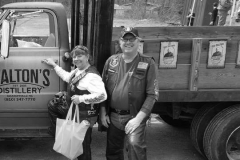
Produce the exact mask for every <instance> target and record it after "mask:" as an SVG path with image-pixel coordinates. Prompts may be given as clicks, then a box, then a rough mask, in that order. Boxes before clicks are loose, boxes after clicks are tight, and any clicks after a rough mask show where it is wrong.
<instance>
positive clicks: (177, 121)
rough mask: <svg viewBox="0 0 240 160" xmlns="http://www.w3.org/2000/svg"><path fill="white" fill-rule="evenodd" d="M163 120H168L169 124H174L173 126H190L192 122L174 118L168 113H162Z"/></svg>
mask: <svg viewBox="0 0 240 160" xmlns="http://www.w3.org/2000/svg"><path fill="white" fill-rule="evenodd" d="M160 117H161V118H162V120H163V121H164V122H166V123H167V124H169V125H171V126H173V127H179V128H188V127H190V122H188V121H184V120H181V119H173V118H172V117H171V116H168V115H160Z"/></svg>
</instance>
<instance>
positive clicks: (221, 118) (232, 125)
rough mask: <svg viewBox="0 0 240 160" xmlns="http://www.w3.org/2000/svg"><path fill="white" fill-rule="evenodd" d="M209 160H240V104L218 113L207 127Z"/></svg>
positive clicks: (206, 146) (205, 148) (205, 135)
mask: <svg viewBox="0 0 240 160" xmlns="http://www.w3.org/2000/svg"><path fill="white" fill-rule="evenodd" d="M203 147H204V152H205V155H206V156H207V158H208V159H209V160H239V157H240V104H237V105H234V106H231V107H228V108H226V109H224V110H223V111H221V112H220V113H218V114H217V115H216V116H215V117H214V118H213V119H212V121H211V122H210V123H209V125H208V126H207V128H206V131H205V133H204V138H203Z"/></svg>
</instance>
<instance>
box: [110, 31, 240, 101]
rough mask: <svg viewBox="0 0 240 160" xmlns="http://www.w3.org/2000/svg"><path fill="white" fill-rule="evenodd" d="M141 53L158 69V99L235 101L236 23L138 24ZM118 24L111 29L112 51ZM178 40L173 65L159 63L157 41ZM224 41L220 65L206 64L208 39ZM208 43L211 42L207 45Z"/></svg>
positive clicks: (238, 85) (238, 73) (239, 86)
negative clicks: (155, 25) (143, 25)
mask: <svg viewBox="0 0 240 160" xmlns="http://www.w3.org/2000/svg"><path fill="white" fill-rule="evenodd" d="M138 30H139V34H140V37H141V38H142V39H143V41H144V45H143V53H144V54H146V55H149V56H152V57H154V59H155V61H156V64H157V66H158V73H159V78H158V80H159V91H160V95H161V96H160V99H159V102H208V101H239V97H240V70H239V69H240V68H239V63H237V61H238V58H239V55H240V51H239V48H240V47H239V40H240V37H239V34H240V29H239V27H236V26H235V27H232V26H226V27H217V26H216V27H213V26H206V27H203V26H201V27H152V28H145V27H142V28H138ZM120 31H121V28H114V29H113V37H112V40H113V45H112V46H113V47H112V54H115V53H116V52H117V47H118V46H117V45H116V44H117V40H118V37H119V33H120ZM173 41H175V42H178V50H177V62H176V67H175V68H162V67H161V66H160V61H161V59H160V52H161V42H173ZM212 41H226V54H225V61H224V63H223V65H218V64H217V65H216V66H215V65H214V66H212V65H209V63H208V61H209V54H212V52H210V51H209V48H210V42H212ZM211 47H212V45H211Z"/></svg>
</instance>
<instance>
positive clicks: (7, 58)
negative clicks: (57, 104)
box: [0, 2, 70, 138]
mask: <svg viewBox="0 0 240 160" xmlns="http://www.w3.org/2000/svg"><path fill="white" fill-rule="evenodd" d="M46 6H47V7H46ZM1 10H2V13H1V14H0V27H1V29H0V30H1V34H0V35H2V38H1V40H2V42H1V56H2V58H0V102H1V104H0V138H8V137H39V136H40V137H44V136H48V134H47V133H46V129H47V128H48V127H49V125H50V122H49V119H48V112H47V103H48V102H49V100H50V99H51V98H53V96H54V94H55V93H57V92H59V91H63V90H66V87H67V86H66V84H65V83H64V82H63V81H62V80H60V78H59V77H58V76H57V75H56V73H55V71H54V70H53V69H52V68H50V67H49V66H48V65H45V64H43V63H42V60H43V59H46V58H53V59H54V60H55V61H56V63H57V64H58V65H59V66H61V67H62V68H63V69H65V70H70V64H68V63H66V62H64V61H63V60H62V57H63V55H64V53H65V52H69V50H70V49H69V39H68V27H67V17H66V11H65V9H64V7H63V5H62V4H60V3H51V2H35V3H32V2H25V3H11V4H7V5H4V6H3V7H2V8H1ZM6 26H8V27H6ZM6 28H8V29H6Z"/></svg>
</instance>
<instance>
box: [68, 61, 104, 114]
mask: <svg viewBox="0 0 240 160" xmlns="http://www.w3.org/2000/svg"><path fill="white" fill-rule="evenodd" d="M85 72H86V74H85V75H84V76H83V77H82V78H84V77H85V76H86V75H87V74H88V73H94V74H97V75H100V74H99V72H98V71H97V69H96V68H95V67H94V66H90V67H89V68H88V69H86V70H85ZM74 77H75V75H73V76H72V78H71V79H70V82H71V81H72V79H73V78H74ZM79 81H81V79H80V80H79ZM79 81H77V82H76V83H75V84H73V86H70V83H69V86H68V98H67V100H68V104H71V103H72V102H71V97H72V96H73V95H84V94H90V92H89V91H88V90H80V89H78V88H77V85H78V83H79ZM78 106H79V111H80V115H81V116H84V117H93V116H97V115H98V112H99V107H98V105H97V104H94V105H93V106H91V104H85V103H83V102H82V103H79V104H78ZM74 107H75V104H74ZM73 110H75V108H73Z"/></svg>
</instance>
